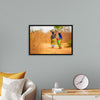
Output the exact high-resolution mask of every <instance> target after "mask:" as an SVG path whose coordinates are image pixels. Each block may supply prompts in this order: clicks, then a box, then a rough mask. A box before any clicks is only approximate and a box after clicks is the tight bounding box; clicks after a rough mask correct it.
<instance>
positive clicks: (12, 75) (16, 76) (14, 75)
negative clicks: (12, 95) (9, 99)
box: [0, 72, 26, 96]
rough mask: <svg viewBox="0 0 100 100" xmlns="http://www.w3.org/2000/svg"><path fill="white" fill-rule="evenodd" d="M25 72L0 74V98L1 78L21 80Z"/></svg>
mask: <svg viewBox="0 0 100 100" xmlns="http://www.w3.org/2000/svg"><path fill="white" fill-rule="evenodd" d="M25 73H26V72H21V73H2V72H0V96H1V89H2V84H3V77H6V78H11V79H22V78H24V76H25Z"/></svg>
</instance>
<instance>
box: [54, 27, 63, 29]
mask: <svg viewBox="0 0 100 100" xmlns="http://www.w3.org/2000/svg"><path fill="white" fill-rule="evenodd" d="M54 29H55V30H59V29H63V26H54Z"/></svg>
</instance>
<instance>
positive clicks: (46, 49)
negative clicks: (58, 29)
mask: <svg viewBox="0 0 100 100" xmlns="http://www.w3.org/2000/svg"><path fill="white" fill-rule="evenodd" d="M41 47H42V48H40V49H39V50H38V51H37V50H35V49H34V50H33V51H32V52H31V53H32V54H72V50H71V47H69V48H64V47H62V48H61V49H59V47H58V45H55V47H54V48H52V47H51V45H50V44H48V43H44V44H42V46H41Z"/></svg>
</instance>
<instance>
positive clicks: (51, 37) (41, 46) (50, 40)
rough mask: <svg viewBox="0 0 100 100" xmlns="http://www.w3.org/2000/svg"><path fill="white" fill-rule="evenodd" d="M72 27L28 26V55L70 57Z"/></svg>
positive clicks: (71, 51) (71, 52) (71, 50)
mask: <svg viewBox="0 0 100 100" xmlns="http://www.w3.org/2000/svg"><path fill="white" fill-rule="evenodd" d="M72 54H73V25H29V55H72Z"/></svg>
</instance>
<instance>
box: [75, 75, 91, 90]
mask: <svg viewBox="0 0 100 100" xmlns="http://www.w3.org/2000/svg"><path fill="white" fill-rule="evenodd" d="M73 81H74V86H75V87H76V88H77V89H80V90H81V89H85V88H87V86H88V85H89V80H88V78H87V76H85V75H83V74H78V75H76V76H75V78H74V80H73Z"/></svg>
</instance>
